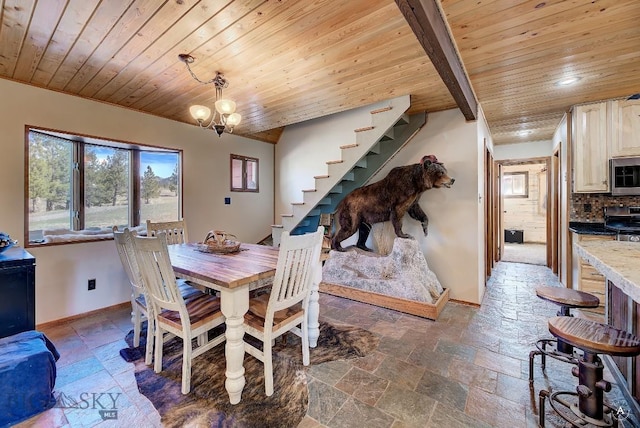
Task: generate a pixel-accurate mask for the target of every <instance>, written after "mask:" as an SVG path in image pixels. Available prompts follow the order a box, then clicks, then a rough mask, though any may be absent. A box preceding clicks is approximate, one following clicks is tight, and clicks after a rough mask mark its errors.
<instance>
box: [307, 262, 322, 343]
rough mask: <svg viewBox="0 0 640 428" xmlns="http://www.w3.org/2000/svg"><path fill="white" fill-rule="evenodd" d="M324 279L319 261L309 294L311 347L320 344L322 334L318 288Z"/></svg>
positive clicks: (308, 315) (308, 324)
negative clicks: (319, 319) (319, 339)
mask: <svg viewBox="0 0 640 428" xmlns="http://www.w3.org/2000/svg"><path fill="white" fill-rule="evenodd" d="M320 281H322V265H321V264H319V263H318V266H316V268H315V272H314V276H313V282H312V283H311V293H310V294H309V309H308V311H307V326H308V327H307V328H308V329H309V332H308V333H309V347H310V348H315V347H316V346H318V337H319V336H320V322H319V321H318V318H319V317H320V303H319V299H320V295H319V294H318V289H319V288H320Z"/></svg>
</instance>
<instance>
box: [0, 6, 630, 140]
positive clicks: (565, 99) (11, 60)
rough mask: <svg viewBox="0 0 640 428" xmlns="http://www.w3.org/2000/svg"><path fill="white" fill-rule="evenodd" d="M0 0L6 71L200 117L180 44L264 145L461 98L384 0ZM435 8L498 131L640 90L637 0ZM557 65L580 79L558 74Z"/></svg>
mask: <svg viewBox="0 0 640 428" xmlns="http://www.w3.org/2000/svg"><path fill="white" fill-rule="evenodd" d="M422 1H427V0H422ZM0 3H1V4H2V12H1V13H2V14H1V15H0V21H1V22H0V24H1V25H0V78H5V79H11V80H15V81H18V82H22V83H27V84H30V85H34V86H38V87H42V88H48V89H52V90H56V91H61V92H65V93H69V94H73V95H77V96H81V97H84V98H89V99H95V100H100V101H104V102H108V103H113V104H116V105H121V106H124V107H127V108H131V109H135V110H139V111H143V112H147V113H150V114H154V115H157V116H161V117H166V118H169V119H172V120H177V121H181V122H185V123H194V122H193V119H192V118H191V116H190V115H189V112H188V108H189V106H190V105H192V104H205V105H210V106H212V105H213V101H214V100H215V91H214V89H213V87H212V86H202V85H200V84H199V83H197V82H196V81H195V80H193V79H192V78H191V76H190V75H189V73H188V72H187V70H186V68H185V65H184V64H183V63H181V62H180V61H179V60H178V54H180V53H189V54H191V55H193V56H194V57H195V58H196V61H195V62H194V63H193V64H192V68H193V70H194V72H195V73H196V74H197V75H198V77H200V78H201V79H203V80H208V79H210V78H212V77H213V76H214V75H215V72H216V71H220V72H222V73H223V74H224V75H225V77H226V78H227V79H228V80H229V87H228V88H227V89H225V90H224V95H225V97H226V98H230V99H233V100H235V101H236V102H237V105H238V112H239V113H240V114H241V115H242V122H241V124H240V125H239V126H238V127H237V128H236V130H235V133H237V134H240V135H244V136H247V137H251V138H256V139H259V140H262V141H266V142H271V143H276V142H277V141H278V138H279V136H280V134H281V132H282V129H283V127H284V126H286V125H290V124H293V123H298V122H302V121H306V120H309V119H314V118H317V117H321V116H324V115H327V114H331V113H336V112H340V111H344V110H348V109H352V108H355V107H359V106H362V105H366V104H370V103H373V102H377V101H381V100H384V99H389V98H392V97H395V96H398V95H403V94H410V95H411V101H412V104H411V110H410V113H412V112H418V111H425V110H426V111H428V112H434V111H440V110H445V109H451V108H456V103H455V101H454V99H453V97H452V96H451V94H450V93H449V91H448V90H447V87H446V86H445V85H444V83H443V82H442V80H441V78H440V76H439V75H438V73H437V72H436V69H435V68H434V66H433V65H432V63H431V61H430V60H429V58H428V56H427V55H426V53H425V50H424V49H423V48H422V46H421V45H420V43H419V42H418V39H417V38H416V36H415V35H414V33H413V31H412V29H411V27H410V26H409V24H408V23H407V21H406V20H405V18H404V16H403V14H402V13H401V12H400V9H399V7H398V6H397V5H396V2H395V1H394V0H349V1H342V0H314V1H311V0H305V1H301V0H164V1H163V0H46V1H45V0H39V1H38V0H0ZM439 6H440V7H441V10H442V11H443V14H444V16H445V18H446V20H447V23H448V25H449V29H450V31H451V33H452V36H453V39H454V41H455V43H456V45H457V48H458V52H459V55H460V58H461V59H462V62H463V64H464V67H465V69H466V71H467V74H468V76H469V80H470V81H471V85H472V87H473V89H474V92H475V94H476V97H477V99H478V101H479V103H480V105H481V107H482V109H483V111H484V112H485V115H486V117H487V121H488V123H489V126H490V128H491V130H492V134H493V136H494V142H495V143H496V144H504V143H512V142H519V141H525V140H543V139H550V138H551V136H552V135H553V131H554V129H555V127H556V126H557V124H558V123H559V121H560V119H561V117H562V115H563V113H564V112H565V111H567V110H568V109H569V108H570V106H571V105H574V104H579V103H584V102H590V101H598V100H603V99H609V98H618V97H627V96H629V95H631V94H633V93H637V92H640V25H638V22H640V2H638V1H637V0H592V1H579V0H573V1H560V0H548V1H546V2H543V1H541V0H535V1H526V0H523V1H517V2H514V1H513V0H440V2H439ZM567 76H577V77H580V78H581V80H580V81H579V82H578V84H577V85H575V86H573V87H558V86H556V85H554V83H555V82H556V81H558V80H559V79H561V78H563V77H567ZM520 130H530V131H531V134H530V135H528V136H526V137H524V138H523V137H520V136H518V135H517V134H516V133H517V131H520ZM66 131H71V132H73V130H66Z"/></svg>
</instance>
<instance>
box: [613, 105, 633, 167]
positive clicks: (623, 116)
mask: <svg viewBox="0 0 640 428" xmlns="http://www.w3.org/2000/svg"><path fill="white" fill-rule="evenodd" d="M611 126H612V129H611V157H613V158H616V157H625V156H640V100H619V101H612V102H611Z"/></svg>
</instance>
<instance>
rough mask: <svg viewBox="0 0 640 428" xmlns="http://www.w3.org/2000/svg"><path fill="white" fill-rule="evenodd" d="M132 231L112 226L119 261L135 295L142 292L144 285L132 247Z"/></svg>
mask: <svg viewBox="0 0 640 428" xmlns="http://www.w3.org/2000/svg"><path fill="white" fill-rule="evenodd" d="M131 237H132V233H131V232H130V231H129V229H125V231H119V230H118V226H113V240H114V242H115V243H116V249H117V250H118V256H120V262H121V263H122V267H123V268H124V272H125V273H126V274H127V278H128V279H129V283H131V286H132V287H133V289H134V290H135V293H134V294H135V295H136V297H137V296H139V295H140V294H144V291H145V290H144V287H143V284H142V277H141V276H140V268H139V266H138V261H137V260H136V255H135V250H134V248H133V241H132V239H131Z"/></svg>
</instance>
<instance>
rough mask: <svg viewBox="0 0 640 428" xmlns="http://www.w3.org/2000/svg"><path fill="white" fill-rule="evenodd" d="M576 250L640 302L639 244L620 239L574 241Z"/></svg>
mask: <svg viewBox="0 0 640 428" xmlns="http://www.w3.org/2000/svg"><path fill="white" fill-rule="evenodd" d="M574 245H575V249H576V252H577V253H578V255H579V256H580V257H582V258H583V259H585V260H586V261H587V262H588V263H589V264H590V265H592V266H593V267H594V268H596V269H597V270H598V271H599V272H600V273H601V274H603V275H604V276H605V277H606V278H607V279H608V280H609V281H611V282H613V283H614V284H615V285H616V286H617V287H618V288H620V290H622V291H623V292H624V293H625V294H627V295H628V296H629V297H631V298H632V299H633V300H634V301H636V302H638V303H640V244H639V243H637V242H620V241H584V242H576V243H575V244H574Z"/></svg>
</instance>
